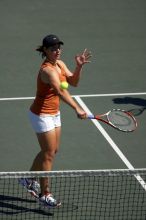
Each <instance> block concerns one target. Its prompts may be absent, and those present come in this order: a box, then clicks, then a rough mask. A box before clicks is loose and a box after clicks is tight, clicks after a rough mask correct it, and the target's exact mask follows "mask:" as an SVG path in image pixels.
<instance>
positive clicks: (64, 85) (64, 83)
mask: <svg viewBox="0 0 146 220" xmlns="http://www.w3.org/2000/svg"><path fill="white" fill-rule="evenodd" d="M60 88H61V89H68V83H67V82H66V81H63V82H61V84H60Z"/></svg>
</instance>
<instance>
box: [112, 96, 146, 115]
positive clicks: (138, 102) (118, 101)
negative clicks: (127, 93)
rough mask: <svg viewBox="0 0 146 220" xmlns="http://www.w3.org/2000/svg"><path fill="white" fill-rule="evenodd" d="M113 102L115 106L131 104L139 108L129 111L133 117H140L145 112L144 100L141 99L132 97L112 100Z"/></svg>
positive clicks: (145, 103) (145, 102)
mask: <svg viewBox="0 0 146 220" xmlns="http://www.w3.org/2000/svg"><path fill="white" fill-rule="evenodd" d="M113 102H114V103H115V104H127V105H128V104H133V105H137V106H140V108H133V109H129V110H128V111H129V112H131V113H132V114H133V115H134V116H139V115H141V114H142V113H143V112H144V111H145V110H146V99H142V98H133V97H124V98H114V99H113Z"/></svg>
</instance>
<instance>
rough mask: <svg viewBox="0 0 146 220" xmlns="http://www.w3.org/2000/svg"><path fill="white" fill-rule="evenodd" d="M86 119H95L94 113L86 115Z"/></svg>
mask: <svg viewBox="0 0 146 220" xmlns="http://www.w3.org/2000/svg"><path fill="white" fill-rule="evenodd" d="M87 118H88V119H95V117H94V115H88V117H87Z"/></svg>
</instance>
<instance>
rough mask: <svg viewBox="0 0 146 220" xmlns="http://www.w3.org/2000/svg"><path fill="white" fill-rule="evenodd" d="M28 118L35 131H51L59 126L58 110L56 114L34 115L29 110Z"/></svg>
mask: <svg viewBox="0 0 146 220" xmlns="http://www.w3.org/2000/svg"><path fill="white" fill-rule="evenodd" d="M29 119H30V122H31V125H32V128H33V129H34V131H35V132H36V133H43V132H47V131H51V130H53V129H55V128H57V127H60V126H61V117H60V112H58V113H57V114H56V115H36V114H34V113H33V112H31V111H29Z"/></svg>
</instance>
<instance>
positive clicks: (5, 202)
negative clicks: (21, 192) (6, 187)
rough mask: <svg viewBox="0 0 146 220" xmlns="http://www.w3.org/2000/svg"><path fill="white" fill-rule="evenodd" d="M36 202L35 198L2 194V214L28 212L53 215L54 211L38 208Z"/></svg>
mask: <svg viewBox="0 0 146 220" xmlns="http://www.w3.org/2000/svg"><path fill="white" fill-rule="evenodd" d="M22 204H24V206H22ZM25 204H27V207H25ZM28 204H29V205H28ZM35 204H36V201H35V200H29V199H23V198H19V197H14V196H5V195H0V216H1V215H2V216H8V215H19V214H20V215H21V214H22V213H26V212H30V213H36V214H41V215H47V216H52V213H48V212H47V213H46V212H45V211H43V210H40V209H38V208H36V207H35ZM28 207H30V208H28ZM20 217H21V216H20ZM0 219H1V218H0Z"/></svg>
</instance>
